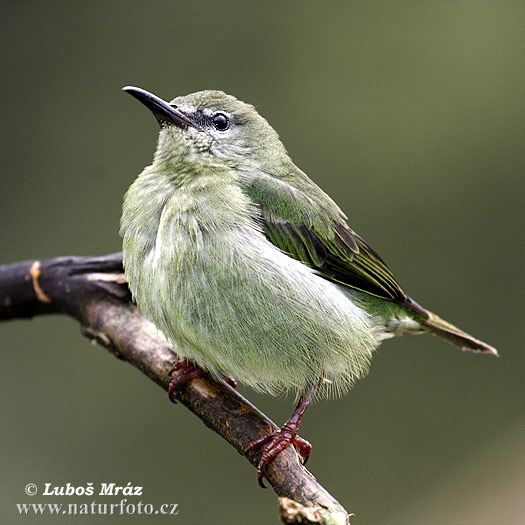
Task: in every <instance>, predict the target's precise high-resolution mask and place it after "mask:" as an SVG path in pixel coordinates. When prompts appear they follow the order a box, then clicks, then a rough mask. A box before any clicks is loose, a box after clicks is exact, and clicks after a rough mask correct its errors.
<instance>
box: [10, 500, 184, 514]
mask: <svg viewBox="0 0 525 525" xmlns="http://www.w3.org/2000/svg"><path fill="white" fill-rule="evenodd" d="M16 506H17V508H18V513H19V514H21V515H41V514H54V515H63V516H64V515H66V516H77V515H79V516H96V515H109V516H112V515H115V516H123V515H126V516H133V515H136V514H146V515H149V516H151V515H157V514H160V515H164V516H165V515H170V516H176V515H177V514H178V513H179V509H178V504H177V503H163V504H162V505H160V506H159V508H155V507H154V506H153V505H152V504H151V503H142V501H139V502H138V503H128V500H127V499H122V500H120V502H119V503H97V502H96V501H92V502H91V503H68V504H67V505H64V504H62V503H17V504H16Z"/></svg>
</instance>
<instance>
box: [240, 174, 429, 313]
mask: <svg viewBox="0 0 525 525" xmlns="http://www.w3.org/2000/svg"><path fill="white" fill-rule="evenodd" d="M294 182H296V181H294ZM299 183H300V184H301V185H302V186H306V185H308V186H310V187H305V188H304V191H303V188H302V189H298V188H297V187H296V186H295V185H294V186H291V185H290V184H287V183H286V182H284V181H282V180H280V179H276V178H274V177H271V176H269V175H264V174H263V175H262V176H260V177H257V178H252V179H251V180H246V181H245V182H244V184H243V186H244V190H245V192H246V193H247V194H248V195H249V197H250V198H251V199H252V200H253V201H254V202H255V203H257V204H258V205H259V206H260V210H261V221H262V226H263V229H264V232H265V234H266V236H267V237H268V239H269V240H270V241H271V242H272V243H273V244H275V245H276V246H277V247H279V248H280V249H281V250H283V251H284V252H286V253H288V254H289V255H291V256H292V257H294V258H295V259H298V260H300V261H302V262H304V263H305V264H308V265H309V266H311V267H312V268H315V269H316V270H317V271H318V272H319V274H320V275H322V276H323V277H325V278H327V279H330V280H332V281H335V282H337V283H340V284H343V285H346V286H349V287H351V288H355V289H358V290H361V291H363V292H366V293H368V294H371V295H375V296H377V297H381V298H384V299H388V300H391V301H394V302H397V303H401V304H404V305H406V306H408V307H409V308H411V309H413V310H416V311H417V312H419V313H421V314H424V312H425V311H424V310H423V309H422V308H421V307H419V305H417V304H416V303H414V302H413V301H412V300H411V299H410V298H409V297H408V296H407V295H406V294H405V293H404V292H403V290H402V289H401V287H400V286H399V284H397V282H396V280H395V279H394V276H393V275H392V273H391V272H390V270H389V269H388V267H387V265H386V264H385V263H384V261H383V260H382V259H381V257H380V256H379V255H378V254H377V253H376V252H375V251H374V250H373V249H372V248H371V247H370V246H369V245H368V244H367V243H366V242H365V241H364V240H363V239H362V238H361V237H359V235H357V234H356V233H355V232H353V231H352V230H351V229H350V228H349V227H348V225H347V224H346V221H345V219H346V217H345V216H344V214H343V213H342V211H341V210H340V209H339V208H338V207H337V205H336V204H335V203H334V202H333V201H332V200H331V199H330V197H328V196H327V195H326V194H325V193H323V192H322V191H321V190H320V189H319V187H317V186H316V185H314V184H313V183H312V182H311V181H310V180H307V179H302V178H301V179H299Z"/></svg>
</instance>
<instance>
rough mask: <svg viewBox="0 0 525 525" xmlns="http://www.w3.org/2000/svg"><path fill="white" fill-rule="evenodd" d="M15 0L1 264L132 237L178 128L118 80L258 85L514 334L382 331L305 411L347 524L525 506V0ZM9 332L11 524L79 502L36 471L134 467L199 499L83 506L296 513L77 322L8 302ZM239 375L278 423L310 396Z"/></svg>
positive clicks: (357, 204) (60, 473)
mask: <svg viewBox="0 0 525 525" xmlns="http://www.w3.org/2000/svg"><path fill="white" fill-rule="evenodd" d="M0 12H1V15H2V16H1V31H0V42H1V49H2V52H1V65H2V77H3V81H2V83H1V85H0V91H1V100H2V119H1V123H0V129H1V148H2V162H3V168H2V173H1V177H2V179H1V180H2V184H1V188H2V190H1V191H0V206H1V222H0V239H1V246H2V252H1V260H0V262H2V263H8V262H14V261H17V260H24V259H31V258H45V257H52V256H56V255H66V254H77V255H88V254H90V255H95V254H105V253H110V252H115V251H119V250H120V239H119V236H118V224H119V217H120V207H121V202H122V196H123V194H124V192H125V191H126V189H127V187H128V186H129V185H130V183H131V182H132V180H133V179H134V177H135V176H136V175H137V174H138V173H139V172H140V171H141V170H142V168H143V167H144V166H145V165H146V164H148V163H150V161H151V158H152V154H153V151H154V147H155V142H156V138H157V125H156V123H155V121H154V119H153V118H152V116H151V115H150V114H149V112H148V111H147V110H146V109H145V108H144V107H142V106H141V105H140V104H138V103H137V102H136V101H134V100H132V99H131V98H130V97H129V96H127V95H125V94H124V93H122V92H121V91H120V89H121V87H122V86H124V85H127V84H132V85H136V86H140V87H143V88H145V89H148V90H150V91H153V92H154V93H156V94H158V95H159V96H162V97H164V98H168V99H170V98H171V97H173V96H175V95H179V94H186V93H189V92H193V91H197V90H201V89H222V90H224V91H227V92H229V93H232V94H234V95H236V96H237V97H239V98H240V99H242V100H245V101H248V102H251V103H252V104H254V105H255V106H256V107H257V108H258V110H259V111H260V112H261V113H262V114H263V115H264V116H265V117H266V118H267V119H268V120H269V121H270V123H271V124H272V125H273V126H274V127H275V128H276V129H277V131H278V132H279V133H280V136H281V138H282V139H283V142H284V143H285V144H286V146H287V148H288V150H289V152H290V154H291V156H292V158H293V159H294V160H295V162H296V163H297V164H298V165H299V166H300V167H302V168H303V169H304V170H305V171H306V172H307V173H308V174H309V175H310V177H311V178H313V179H314V180H315V181H316V182H317V183H319V184H320V185H321V186H322V187H323V188H324V189H325V190H326V191H327V192H328V193H329V194H330V195H332V196H333V197H335V199H336V200H337V201H338V203H339V204H340V205H341V207H342V208H343V209H344V210H345V211H346V212H347V214H348V215H349V217H350V224H351V226H352V227H353V228H354V229H355V230H356V231H358V232H359V233H360V234H361V235H362V236H363V237H364V238H365V239H367V240H368V242H369V243H370V244H372V246H373V247H375V248H376V249H377V250H378V251H379V252H380V253H381V254H382V256H383V257H384V258H385V260H386V261H387V262H388V264H389V266H390V267H391V269H392V270H393V272H394V274H395V275H396V276H397V278H398V280H399V282H400V283H401V285H402V286H403V287H404V288H405V289H406V290H407V292H408V293H410V295H412V296H413V297H414V298H415V299H416V300H417V301H419V302H420V303H421V304H423V305H425V306H426V307H428V308H430V309H432V310H434V311H436V312H438V313H439V314H440V315H442V316H443V317H445V318H447V319H449V320H451V321H452V322H454V323H455V324H457V325H458V326H460V327H462V328H464V329H465V330H467V331H469V332H471V333H473V334H474V335H476V336H477V337H479V338H481V339H484V340H486V341H487V342H490V343H492V344H494V345H495V346H497V347H498V349H499V350H500V353H501V358H500V359H494V358H491V357H485V356H478V355H473V354H467V353H462V352H460V351H457V350H455V349H453V348H452V347H450V346H447V345H446V344H445V343H443V342H441V341H439V340H437V339H435V338H433V337H430V336H423V337H405V338H400V339H396V340H393V341H387V342H386V343H385V344H384V345H383V346H382V347H381V348H380V350H379V351H378V352H377V355H376V357H375V360H374V363H373V366H372V369H371V373H370V375H369V376H368V377H367V378H366V379H365V380H363V381H361V382H360V383H359V384H358V385H357V386H356V388H355V389H354V390H353V392H352V393H351V395H349V396H347V397H345V398H343V399H339V400H335V401H322V402H320V403H317V404H316V405H314V406H312V407H311V409H310V410H309V412H308V414H307V416H306V418H305V421H304V424H303V427H302V432H301V435H302V436H303V437H305V438H307V439H308V440H310V441H311V442H312V443H313V446H314V449H313V453H312V456H311V459H310V463H309V469H310V470H311V471H312V472H313V473H314V474H315V476H316V477H317V479H318V480H319V481H320V482H321V484H323V485H324V486H325V487H326V488H327V489H328V490H329V491H330V492H331V493H332V494H333V495H334V496H335V497H336V498H338V499H339V501H340V502H341V503H342V504H343V505H344V506H345V507H346V508H347V509H348V510H349V511H352V512H354V513H356V514H357V516H356V517H355V518H354V519H353V521H352V523H356V524H361V525H365V524H378V523H381V524H382V523H388V524H394V525H396V524H406V523H419V524H423V523H424V524H444V523H447V524H474V523H475V524H489V523H505V524H513V523H523V519H524V516H525V498H524V497H523V495H524V494H525V440H524V439H523V436H524V431H525V403H524V401H525V380H524V365H525V352H524V351H523V349H522V346H523V344H522V336H523V316H524V308H523V300H524V299H523V292H524V288H525V287H524V279H523V271H522V269H521V261H522V258H523V244H524V243H523V228H524V222H525V221H524V219H525V217H524V213H523V201H524V196H525V195H524V184H523V175H524V169H525V155H524V147H523V143H524V138H525V129H524V128H525V126H524V122H525V96H524V93H525V89H524V88H525V60H524V56H525V32H524V31H523V27H524V23H525V4H524V3H523V1H521V0H516V1H502V2H491V1H476V2H472V1H471V2H461V1H459V2H437V1H434V2H416V1H413V2H405V1H403V2H268V1H267V2H259V3H255V2H247V3H237V2H198V1H193V2H168V1H165V2H161V1H150V2H116V1H112V2H101V1H92V2H66V1H64V2H57V1H53V2H29V1H26V2H12V1H11V2H3V3H2V7H1V11H0ZM0 341H1V343H2V345H1V346H2V380H1V382H0V388H1V397H2V400H3V402H2V422H3V424H2V432H1V433H0V443H1V451H2V454H1V460H0V461H1V463H0V471H1V480H2V491H1V495H0V498H1V506H0V521H1V522H2V523H21V522H24V523H28V522H35V523H56V518H52V517H42V516H41V517H38V518H35V517H33V518H28V517H24V518H21V517H19V516H18V514H17V511H16V507H15V503H24V502H27V503H31V502H37V503H38V502H41V503H47V502H59V503H65V504H67V503H68V502H69V499H68V498H66V497H62V498H52V497H47V498H46V497H43V496H41V495H40V496H34V497H33V498H30V497H29V496H26V495H25V493H24V487H25V485H26V484H27V483H30V482H32V483H35V484H36V485H37V486H38V487H39V489H40V490H42V488H43V484H44V483H45V482H50V483H52V484H55V485H65V484H66V483H68V482H69V483H71V484H73V485H75V486H78V485H83V486H85V485H86V484H87V483H88V482H93V483H94V484H95V486H97V485H98V484H99V483H100V482H116V483H117V484H126V483H127V482H128V481H129V482H131V483H132V484H136V485H140V486H143V487H144V491H143V496H142V497H141V498H140V499H141V500H142V501H143V502H144V503H153V504H160V503H178V504H179V509H180V512H179V515H178V516H176V517H175V518H163V517H160V516H156V517H151V518H147V517H144V516H142V517H139V516H136V517H122V518H119V517H112V518H100V517H90V516H83V517H77V518H76V519H75V518H73V517H70V518H65V520H67V521H68V522H71V523H83V524H87V523H101V522H107V523H128V522H133V523H162V522H166V521H167V520H169V519H171V520H173V522H177V523H184V524H207V523H213V524H226V523H239V524H241V523H243V524H244V523H250V524H257V525H258V524H267V523H274V522H277V517H276V516H277V514H276V509H277V504H276V498H275V495H274V494H273V492H272V491H271V490H267V491H262V490H261V489H259V487H258V486H257V483H256V476H255V471H254V469H253V468H252V467H251V466H250V465H249V464H248V463H247V462H246V461H245V460H244V459H243V458H242V457H241V456H240V455H239V454H237V453H236V452H235V451H234V450H233V449H232V448H231V447H229V446H228V445H227V444H225V442H223V441H222V440H221V439H220V438H219V437H217V436H216V435H215V434H214V433H213V432H211V431H209V430H208V429H207V428H205V427H204V425H202V423H201V422H200V421H199V420H198V419H197V418H196V417H195V416H193V415H192V414H191V413H189V412H188V411H186V410H185V409H184V408H183V407H182V406H180V405H177V406H174V405H172V404H171V403H169V401H168V398H167V396H166V395H165V393H164V392H162V391H161V390H160V389H159V388H158V387H157V386H155V385H154V384H153V383H151V382H150V381H149V380H147V379H146V378H145V377H144V376H143V375H142V374H140V373H139V372H138V371H137V370H136V369H134V368H132V367H131V366H129V365H127V364H124V363H122V362H120V361H118V360H117V359H115V358H114V357H112V356H111V355H109V354H108V353H107V352H105V351H104V350H103V349H101V348H100V347H96V346H91V345H90V344H89V342H88V341H87V340H86V339H85V338H83V337H82V336H81V335H80V332H79V327H78V325H77V324H76V322H74V321H72V320H70V319H68V318H65V317H60V316H54V317H41V318H36V319H34V320H32V321H13V322H6V323H3V324H2V325H1V327H0ZM241 391H242V392H243V393H244V394H245V395H246V396H247V397H249V399H250V400H252V401H253V402H255V404H256V405H257V406H259V407H260V408H261V409H262V410H263V411H264V412H266V413H267V414H268V415H269V416H270V417H271V418H272V419H273V420H274V421H276V422H277V423H282V422H284V420H285V419H286V418H287V417H288V416H289V415H290V413H291V410H292V408H293V404H292V400H291V399H286V398H280V399H273V398H270V397H268V396H261V395H256V394H254V393H253V392H251V391H249V390H245V389H241ZM73 499H74V501H76V502H79V503H82V502H83V503H86V502H89V501H91V499H92V498H86V497H84V498H73ZM95 499H96V500H97V501H99V502H102V501H105V502H114V501H120V499H121V498H120V497H115V498H101V497H99V498H95ZM129 499H130V501H135V502H136V501H137V500H138V499H139V498H129ZM51 500H53V501H51Z"/></svg>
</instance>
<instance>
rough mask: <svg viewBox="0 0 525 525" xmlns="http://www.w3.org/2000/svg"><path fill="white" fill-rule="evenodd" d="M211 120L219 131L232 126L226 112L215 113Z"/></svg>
mask: <svg viewBox="0 0 525 525" xmlns="http://www.w3.org/2000/svg"><path fill="white" fill-rule="evenodd" d="M211 121H212V123H213V126H214V128H215V129H218V130H219V131H226V130H227V129H228V128H229V127H230V119H229V118H228V117H227V116H226V115H225V114H224V113H215V115H213V118H212V119H211Z"/></svg>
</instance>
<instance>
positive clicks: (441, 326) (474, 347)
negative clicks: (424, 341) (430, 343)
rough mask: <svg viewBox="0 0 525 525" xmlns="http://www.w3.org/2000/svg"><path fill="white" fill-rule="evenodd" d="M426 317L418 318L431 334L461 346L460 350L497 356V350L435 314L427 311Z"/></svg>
mask: <svg viewBox="0 0 525 525" xmlns="http://www.w3.org/2000/svg"><path fill="white" fill-rule="evenodd" d="M427 313H428V315H429V318H428V319H420V320H419V322H420V323H421V324H422V325H423V326H424V327H425V328H426V329H427V330H428V331H429V332H430V333H432V334H434V335H437V336H438V337H441V339H444V340H445V341H448V342H449V343H451V344H453V345H454V346H457V347H458V348H461V350H470V351H471V352H482V353H484V354H492V355H495V356H497V355H498V351H497V350H496V349H495V348H494V347H493V346H490V345H488V344H487V343H484V342H483V341H480V340H479V339H476V338H475V337H472V336H471V335H469V334H467V333H466V332H463V330H460V329H459V328H456V327H455V326H454V325H453V324H450V323H448V322H447V321H444V320H443V319H441V318H440V317H438V316H437V315H436V314H433V313H432V312H427Z"/></svg>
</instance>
